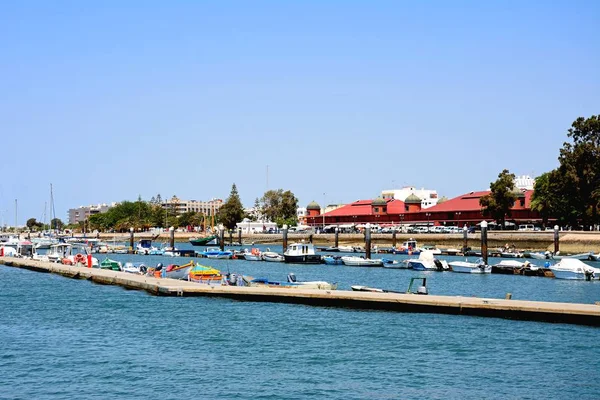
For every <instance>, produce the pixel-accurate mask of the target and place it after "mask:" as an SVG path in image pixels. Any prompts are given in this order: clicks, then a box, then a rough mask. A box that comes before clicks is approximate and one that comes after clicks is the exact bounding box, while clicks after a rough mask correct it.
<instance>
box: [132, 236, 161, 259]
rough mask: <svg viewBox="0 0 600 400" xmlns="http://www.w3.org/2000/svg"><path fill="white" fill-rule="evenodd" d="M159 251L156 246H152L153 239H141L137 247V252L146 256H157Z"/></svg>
mask: <svg viewBox="0 0 600 400" xmlns="http://www.w3.org/2000/svg"><path fill="white" fill-rule="evenodd" d="M157 251H158V248H157V247H156V246H152V240H151V239H141V240H140V241H139V242H138V243H137V245H136V247H135V252H136V253H137V254H141V255H144V256H147V255H149V254H156V252H157Z"/></svg>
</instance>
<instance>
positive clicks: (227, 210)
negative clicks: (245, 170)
mask: <svg viewBox="0 0 600 400" xmlns="http://www.w3.org/2000/svg"><path fill="white" fill-rule="evenodd" d="M218 216H219V221H220V222H221V223H222V224H223V225H224V226H225V227H227V229H234V228H235V226H236V224H237V223H238V222H241V221H242V219H243V218H244V206H243V205H242V201H241V200H240V196H239V194H238V191H237V187H236V186H235V183H234V184H233V185H232V186H231V192H230V193H229V197H228V198H227V200H226V201H225V203H224V204H223V205H222V206H221V208H219V214H218Z"/></svg>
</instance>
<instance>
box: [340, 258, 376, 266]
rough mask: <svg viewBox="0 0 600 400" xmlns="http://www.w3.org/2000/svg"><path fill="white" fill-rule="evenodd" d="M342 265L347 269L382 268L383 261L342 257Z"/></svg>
mask: <svg viewBox="0 0 600 400" xmlns="http://www.w3.org/2000/svg"><path fill="white" fill-rule="evenodd" d="M342 262H343V263H344V265H347V266H349V267H382V266H383V260H382V259H381V258H364V257H358V256H344V257H342Z"/></svg>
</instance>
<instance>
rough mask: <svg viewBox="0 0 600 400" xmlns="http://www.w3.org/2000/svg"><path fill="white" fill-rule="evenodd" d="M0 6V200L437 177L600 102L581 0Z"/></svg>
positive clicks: (456, 185)
mask: <svg viewBox="0 0 600 400" xmlns="http://www.w3.org/2000/svg"><path fill="white" fill-rule="evenodd" d="M0 7H1V12H0V19H1V22H2V23H0V43H1V44H2V46H1V48H2V51H0V77H1V79H0V127H1V129H2V141H1V143H2V144H1V148H2V160H3V165H4V174H3V177H2V179H1V180H0V215H1V216H2V219H3V220H4V222H8V223H9V224H12V223H13V222H14V200H15V199H18V202H19V223H20V224H22V223H24V222H25V220H26V219H27V218H30V217H34V218H38V219H41V218H42V215H43V211H44V202H48V201H49V198H50V193H49V192H50V190H49V186H50V183H52V184H53V185H54V198H55V204H56V212H57V216H58V217H60V218H62V219H63V220H66V212H67V209H68V208H72V207H78V206H80V205H87V204H92V203H94V204H96V203H101V202H112V201H120V200H127V199H128V200H134V199H136V198H137V197H138V195H141V196H142V197H143V198H145V199H149V198H150V197H152V196H153V195H155V194H157V193H160V194H161V195H162V196H163V197H166V196H172V195H173V194H176V195H177V196H179V197H180V198H184V199H196V200H208V199H210V198H213V197H219V198H226V197H227V196H228V194H229V191H230V189H231V184H232V183H234V182H235V183H236V184H237V186H238V189H239V192H240V195H241V198H242V201H243V202H244V204H245V205H247V206H251V205H252V204H253V202H254V199H255V198H256V197H260V196H262V194H263V193H264V191H265V190H266V189H267V172H266V171H267V165H268V170H269V174H268V187H269V189H277V188H282V189H285V190H291V191H292V192H294V193H295V194H296V196H297V197H298V199H299V201H300V204H301V205H306V204H308V203H309V202H310V201H311V200H316V201H317V202H318V203H323V202H324V201H325V202H327V203H334V202H351V201H355V200H357V199H366V198H374V197H376V196H377V195H378V194H379V193H380V192H381V190H383V189H389V188H391V187H392V186H394V187H400V186H403V185H414V186H417V187H425V188H429V189H436V190H438V193H439V194H440V195H443V196H447V197H454V196H457V195H459V194H462V193H465V192H468V191H471V190H481V189H485V188H487V187H488V185H489V183H490V182H491V181H493V180H495V179H496V177H497V175H498V173H499V172H500V171H501V170H502V169H504V168H507V169H509V170H510V171H511V172H514V173H516V174H518V175H520V174H529V175H538V174H540V173H543V172H546V171H549V170H551V169H553V168H555V167H556V166H557V163H558V162H557V156H558V151H559V148H560V147H561V146H562V143H563V142H564V141H565V140H566V139H567V138H566V131H567V129H568V128H569V126H570V124H571V122H572V121H573V120H574V119H575V118H577V117H578V116H590V115H593V114H600V96H599V93H600V75H599V74H598V71H600V65H599V62H600V51H599V40H600V24H598V21H599V20H600V3H598V2H594V1H588V2H585V1H563V2H560V1H557V2H541V1H540V2H537V1H529V2H521V1H496V2H481V1H453V2H447V1H427V2H417V1H414V2H408V1H369V2H366V1H364V2H358V1H303V2H282V1H254V2H244V1H239V2H235V1H222V2H221V1H220V2H201V1H173V2H158V1H143V2H142V1H129V2H120V1H103V2H76V1H68V2H60V1H58V2H42V1H39V2H38V1H22V2H12V3H5V4H3V5H2V6H0Z"/></svg>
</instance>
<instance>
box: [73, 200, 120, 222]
mask: <svg viewBox="0 0 600 400" xmlns="http://www.w3.org/2000/svg"><path fill="white" fill-rule="evenodd" d="M116 204H117V203H111V204H97V205H90V206H80V207H79V208H71V209H69V224H78V223H80V222H84V221H86V220H87V219H88V218H89V217H90V216H91V215H94V214H99V213H103V212H107V211H108V210H109V209H110V208H111V207H114V206H115V205H116Z"/></svg>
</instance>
